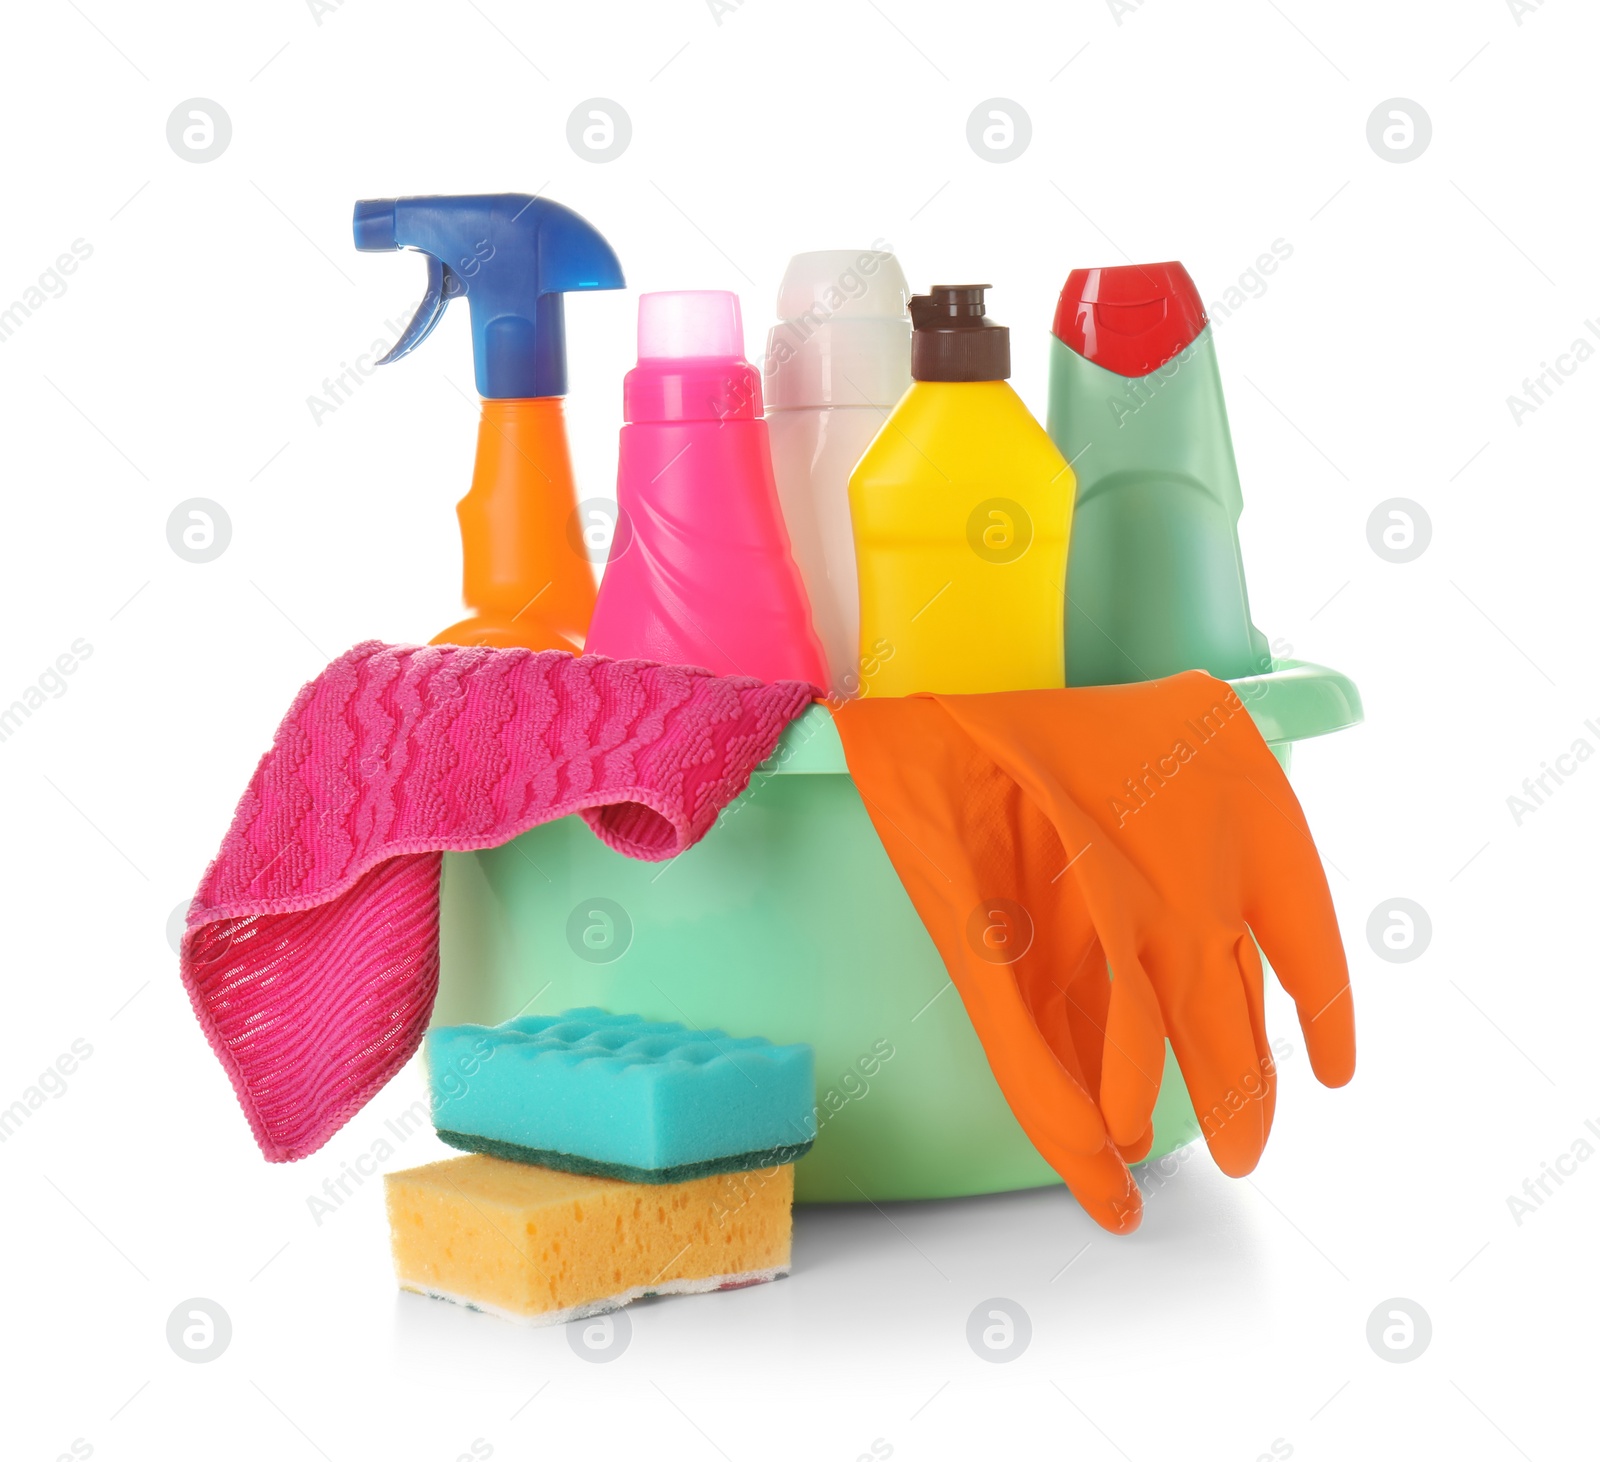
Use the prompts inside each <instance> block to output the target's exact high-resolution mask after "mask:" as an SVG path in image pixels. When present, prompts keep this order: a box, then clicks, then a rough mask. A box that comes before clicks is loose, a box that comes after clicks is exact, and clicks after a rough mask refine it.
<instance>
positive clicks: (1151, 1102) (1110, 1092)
mask: <svg viewBox="0 0 1600 1462" xmlns="http://www.w3.org/2000/svg"><path fill="white" fill-rule="evenodd" d="M1101 1061H1102V1066H1101V1075H1100V1110H1101V1112H1102V1113H1103V1114H1104V1116H1105V1121H1106V1130H1107V1131H1109V1132H1110V1134H1111V1139H1112V1141H1113V1142H1116V1143H1118V1144H1120V1145H1122V1146H1124V1147H1136V1146H1137V1145H1138V1144H1139V1142H1140V1141H1141V1140H1142V1138H1143V1136H1144V1134H1145V1133H1146V1132H1147V1131H1148V1130H1149V1127H1150V1118H1151V1114H1152V1113H1153V1112H1154V1111H1155V1106H1156V1097H1157V1095H1158V1094H1159V1093H1160V1091H1161V1073H1162V1070H1163V1069H1164V1068H1165V1066H1166V1063H1167V1048H1166V1027H1165V1023H1164V1022H1163V1020H1162V1017H1161V1005H1160V1002H1159V1001H1158V1000H1157V999H1156V992H1155V989H1154V987H1153V986H1152V985H1151V983H1150V976H1149V975H1148V974H1146V973H1145V968H1144V966H1143V965H1142V964H1141V963H1140V962H1139V958H1138V956H1137V955H1136V954H1134V953H1133V951H1132V950H1131V949H1130V950H1128V951H1126V952H1124V953H1121V954H1119V956H1118V959H1117V963H1116V966H1115V968H1114V969H1113V970H1112V974H1111V993H1110V999H1109V1001H1108V1002H1107V1007H1106V1037H1105V1051H1104V1053H1103V1055H1102V1057H1101ZM1148 1150H1149V1149H1148V1147H1147V1148H1146V1151H1148Z"/></svg>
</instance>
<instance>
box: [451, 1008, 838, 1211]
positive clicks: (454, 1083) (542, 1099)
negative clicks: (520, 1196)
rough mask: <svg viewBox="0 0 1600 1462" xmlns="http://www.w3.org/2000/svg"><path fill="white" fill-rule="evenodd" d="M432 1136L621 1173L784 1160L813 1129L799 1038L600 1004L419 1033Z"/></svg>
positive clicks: (671, 1178) (641, 1176)
mask: <svg viewBox="0 0 1600 1462" xmlns="http://www.w3.org/2000/svg"><path fill="white" fill-rule="evenodd" d="M427 1060H428V1082H429V1086H430V1087H431V1088H432V1092H433V1123H434V1126H435V1127H437V1128H438V1129H439V1136H440V1137H442V1138H443V1139H444V1140H445V1141H446V1142H448V1143H450V1144H451V1145H452V1146H455V1147H460V1148H465V1149H466V1150H467V1151H469V1152H486V1153H489V1154H491V1155H492V1156H494V1157H502V1158H508V1159H510V1160H511V1161H513V1162H524V1163H533V1164H536V1165H538V1166H540V1167H547V1168H559V1169H562V1170H563V1171H566V1172H572V1173H589V1174H597V1175H600V1176H603V1177H610V1178H620V1179H623V1180H624V1181H626V1182H631V1183H682V1182H687V1181H689V1180H690V1179H692V1178H698V1177H705V1176H708V1175H709V1174H712V1173H730V1172H742V1171H745V1170H746V1169H750V1168H762V1167H771V1166H773V1165H775V1164H779V1163H790V1162H794V1161H795V1159H796V1158H799V1157H801V1156H803V1155H804V1154H805V1153H806V1152H808V1151H809V1150H810V1148H811V1144H812V1142H813V1141H814V1140H815V1138H816V1109H815V1106H814V1104H813V1098H814V1084H813V1079H812V1062H811V1047H810V1046H800V1045H795V1046H775V1045H773V1044H772V1042H771V1041H767V1040H763V1039H762V1038H761V1037H759V1036H747V1037H743V1038H740V1039H735V1038H733V1037H731V1036H727V1035H725V1034H723V1032H721V1031H717V1030H712V1031H695V1030H690V1029H689V1028H688V1027H687V1026H682V1025H678V1024H676V1023H675V1022H672V1021H656V1020H645V1019H643V1018H642V1017H640V1016H636V1015H608V1014H607V1013H606V1012H605V1011H603V1010H593V1009H586V1010H569V1011H567V1012H566V1013H565V1014H564V1015H554V1016H551V1015H524V1016H518V1017H517V1018H516V1019H515V1020H508V1021H507V1022H506V1023H505V1024H504V1025H496V1026H483V1025H456V1026H441V1027H439V1028H438V1029H436V1030H432V1031H429V1032H428V1044H427Z"/></svg>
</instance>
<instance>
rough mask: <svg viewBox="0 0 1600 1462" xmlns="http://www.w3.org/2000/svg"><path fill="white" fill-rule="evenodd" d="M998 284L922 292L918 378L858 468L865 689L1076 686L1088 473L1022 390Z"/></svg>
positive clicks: (915, 318) (914, 365)
mask: <svg viewBox="0 0 1600 1462" xmlns="http://www.w3.org/2000/svg"><path fill="white" fill-rule="evenodd" d="M988 288H989V286H988V285H986V284H964V285H936V286H934V288H933V290H932V291H931V292H930V293H929V294H926V295H919V296H917V297H916V298H914V299H913V300H912V301H911V320H912V325H913V332H912V337H911V375H912V377H913V384H912V386H911V389H910V390H908V391H907V392H906V394H905V396H904V398H902V400H901V401H900V404H899V405H898V406H896V407H895V409H894V411H893V412H892V413H891V415H890V417H889V420H888V422H887V423H886V424H885V425H884V428H883V430H882V431H880V432H879V433H878V435H877V437H876V438H875V439H874V441H873V443H872V445H871V446H870V447H868V448H867V451H866V454H865V455H864V456H863V457H862V459H861V462H860V464H859V465H858V466H857V467H856V470H855V471H854V473H852V474H851V477H850V511H851V515H852V518H853V520H854V524H855V541H856V558H857V569H858V573H859V575H860V584H861V693H862V694H863V695H869V696H899V695H910V694H912V693H914V692H916V691H943V692H947V693H961V692H981V691H999V690H1030V689H1048V688H1051V687H1056V686H1060V685H1062V684H1063V683H1064V682H1063V670H1062V638H1063V635H1062V600H1063V588H1062V586H1063V584H1064V583H1065V581H1066V571H1067V533H1068V529H1069V526H1070V523H1071V518H1072V492H1073V476H1072V469H1071V468H1070V467H1068V465H1067V463H1066V461H1065V460H1064V459H1063V458H1062V456H1061V454H1060V453H1059V452H1058V451H1057V450H1056V449H1055V447H1054V445H1052V443H1051V441H1050V438H1049V437H1048V436H1047V435H1046V434H1045V431H1044V428H1042V427H1041V426H1040V425H1039V424H1038V422H1036V421H1035V420H1034V419H1033V417H1032V416H1030V415H1029V414H1028V409H1027V407H1025V406H1024V405H1023V404H1022V401H1021V399H1020V398H1019V397H1018V396H1017V393H1016V392H1015V391H1013V390H1012V389H1011V387H1010V386H1009V385H1007V384H1006V378H1007V377H1008V376H1009V375H1010V374H1011V345H1010V333H1009V332H1008V331H1007V330H1006V328H1005V327H1004V326H1002V325H996V324H994V323H993V322H992V321H990V320H988V319H987V318H985V316H984V291H985V290H986V289H988Z"/></svg>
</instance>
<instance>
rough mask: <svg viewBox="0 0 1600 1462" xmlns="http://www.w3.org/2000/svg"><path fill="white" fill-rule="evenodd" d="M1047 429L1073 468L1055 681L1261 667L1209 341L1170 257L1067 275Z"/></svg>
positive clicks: (1261, 638)
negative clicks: (1061, 659)
mask: <svg viewBox="0 0 1600 1462" xmlns="http://www.w3.org/2000/svg"><path fill="white" fill-rule="evenodd" d="M1049 428H1050V435H1051V436H1052V437H1053V438H1054V439H1055V443H1056V446H1058V447H1059V448H1060V449H1061V451H1062V452H1063V453H1064V454H1065V455H1066V456H1067V457H1068V458H1069V459H1070V460H1071V461H1072V463H1073V466H1074V467H1075V469H1076V470H1077V474H1078V502H1077V510H1076V514H1075V516H1074V518H1073V529H1072V557H1071V562H1070V564H1069V566H1068V569H1067V613H1066V624H1067V680H1068V683H1069V684H1071V685H1122V684H1127V683H1129V682H1131V681H1136V680H1156V679H1159V678H1160V677H1162V676H1164V675H1173V674H1176V673H1177V672H1178V671H1180V670H1206V671H1209V672H1210V673H1211V674H1212V675H1215V676H1218V677H1219V678H1221V679H1233V678H1237V677H1239V676H1245V675H1259V674H1261V673H1263V672H1265V671H1267V670H1270V669H1271V668H1272V657H1271V654H1270V652H1269V650H1268V647H1267V640H1266V636H1265V635H1263V634H1262V633H1261V631H1260V630H1258V629H1257V628H1256V627H1255V625H1254V624H1252V623H1251V622H1250V599H1249V596H1248V595H1247V594H1246V592H1245V582H1244V560H1243V557H1242V555H1241V554H1240V551H1239V514H1240V512H1241V511H1242V510H1243V508H1244V498H1243V496H1242V495H1241V493H1240V491H1239V469H1238V467H1237V466H1235V464H1234V460H1233V438H1232V437H1231V436H1230V435H1229V432H1228V408H1227V405H1226V404H1225V403H1224V401H1223V399H1222V377H1221V375H1220V374H1219V372H1218V370H1217V351H1216V345H1215V342H1214V341H1213V339H1212V335H1211V326H1210V325H1209V324H1208V323H1207V320H1206V312H1205V308H1204V306H1203V305H1202V304H1201V303H1200V295H1199V292H1198V291H1197V290H1196V289H1195V287H1194V281H1193V280H1192V279H1190V278H1189V271H1188V270H1186V269H1185V268H1184V267H1183V265H1182V264H1178V263H1167V264H1130V265H1118V266H1117V267H1115V268H1109V269H1075V270H1073V272H1072V273H1071V274H1069V275H1068V276H1067V282H1066V286H1065V287H1064V288H1063V289H1062V291H1061V301H1060V304H1059V306H1058V307H1057V309H1056V318H1055V328H1054V333H1053V338H1052V339H1051V341H1050V414H1049Z"/></svg>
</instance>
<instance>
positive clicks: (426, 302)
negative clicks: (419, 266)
mask: <svg viewBox="0 0 1600 1462" xmlns="http://www.w3.org/2000/svg"><path fill="white" fill-rule="evenodd" d="M423 257H424V258H425V259H427V261H428V286H427V289H426V290H424V291H423V295H422V303H421V304H420V305H418V306H417V312H416V314H415V315H413V316H412V317H411V323H410V324H409V325H407V326H406V328H405V331H404V333H403V334H402V335H401V336H400V338H399V339H398V340H397V341H395V343H394V344H393V345H392V346H390V347H389V350H388V351H387V352H386V353H385V354H384V355H383V356H382V357H381V358H380V359H379V360H378V364H379V365H388V364H389V363H390V362H391V361H396V360H399V359H400V357H401V356H403V355H409V354H410V353H411V352H412V351H413V350H415V349H416V348H417V346H419V345H421V344H422V342H423V341H424V340H426V339H427V338H428V336H429V335H431V334H432V333H433V327H434V326H435V325H437V324H438V323H439V321H440V320H441V319H442V318H443V317H444V307H445V306H446V305H447V304H449V303H450V301H451V300H453V299H454V298H455V297H456V296H457V295H458V294H465V293H466V292H467V286H466V283H465V282H464V281H463V280H462V278H461V276H460V275H459V274H457V273H456V272H455V270H454V269H452V268H451V267H450V266H449V265H448V264H446V263H445V262H444V260H443V259H436V258H435V257H434V256H433V255H432V254H425V255H424V256H423Z"/></svg>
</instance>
